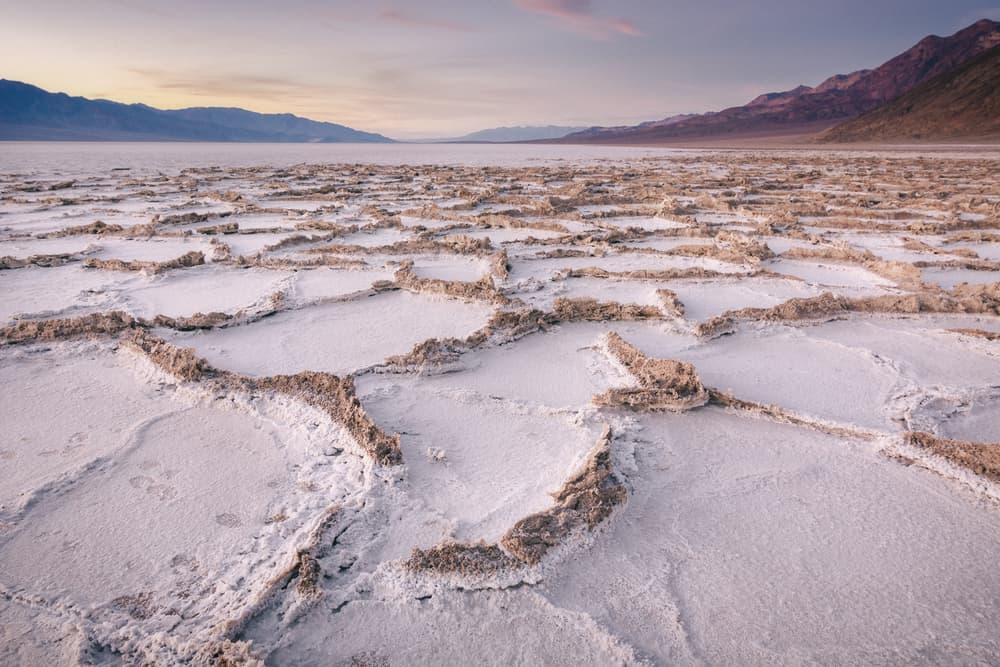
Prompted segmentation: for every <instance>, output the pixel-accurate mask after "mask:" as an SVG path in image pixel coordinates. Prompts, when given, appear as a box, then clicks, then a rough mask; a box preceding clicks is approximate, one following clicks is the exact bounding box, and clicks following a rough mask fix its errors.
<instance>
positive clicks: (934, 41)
mask: <svg viewBox="0 0 1000 667" xmlns="http://www.w3.org/2000/svg"><path fill="white" fill-rule="evenodd" d="M998 44H1000V23H998V22H996V21H990V20H988V19H983V20H981V21H977V22H976V23H974V24H972V25H970V26H969V27H967V28H965V29H963V30H960V31H958V32H957V33H955V34H954V35H951V36H950V37H938V36H934V35H931V36H929V37H925V38H924V39H922V40H920V42H918V43H917V44H916V45H914V46H913V47H912V48H910V49H908V50H907V51H905V52H903V53H901V54H900V55H898V56H896V57H895V58H893V59H891V60H889V61H888V62H885V63H883V64H882V65H880V66H879V67H877V68H875V69H872V70H859V71H856V72H851V73H849V74H836V75H834V76H832V77H830V78H828V79H827V80H826V81H824V82H822V83H821V84H820V85H818V86H816V87H814V88H811V87H809V86H798V87H796V88H793V89H791V90H786V91H783V92H775V93H766V94H763V95H760V96H758V97H756V98H754V99H753V100H751V101H750V102H748V103H747V104H744V105H742V106H738V107H731V108H728V109H724V110H722V111H718V112H710V113H705V114H696V115H686V116H674V117H670V118H665V119H663V120H660V121H651V122H647V123H642V124H640V125H635V126H631V127H612V128H608V127H593V128H589V129H587V130H584V131H582V132H577V133H574V134H570V135H567V136H566V137H563V138H562V139H559V140H558V141H559V142H560V143H562V142H564V143H609V144H633V143H634V144H655V143H671V142H685V141H698V140H706V139H707V140H726V139H734V138H743V137H747V138H749V137H764V136H781V135H802V134H811V133H815V132H821V131H823V130H827V129H829V128H831V127H834V126H836V125H839V124H841V123H844V122H846V121H850V120H853V119H855V118H857V117H859V116H861V115H862V114H864V113H866V112H869V111H872V110H873V109H876V108H878V107H881V106H882V105H884V104H885V103H887V102H890V101H892V100H894V99H896V98H899V97H900V96H901V95H903V94H905V93H907V92H909V91H910V90H912V89H914V88H915V87H917V86H918V85H920V84H922V83H924V82H926V81H929V80H931V79H934V78H935V77H942V76H947V75H948V74H949V73H953V72H954V71H955V70H956V69H957V68H959V67H960V66H961V65H963V64H964V63H967V62H969V61H970V60H972V59H975V58H976V57H977V56H980V55H982V54H983V53H985V52H987V51H989V50H991V49H992V48H993V47H995V46H997V45H998ZM987 75H988V72H986V71H984V72H983V73H982V74H981V76H987ZM992 85H993V86H994V90H995V89H996V87H1000V80H997V79H996V78H995V76H994V78H993V79H992ZM967 111H968V110H967ZM929 120H930V118H929V117H928V121H929ZM925 135H926V136H927V138H934V136H935V135H936V133H935V132H934V130H933V128H932V127H928V128H926V131H925ZM842 136H844V137H845V139H846V137H847V136H848V135H846V134H845V135H842ZM949 136H956V135H949ZM869 138H871V139H877V136H875V135H869Z"/></svg>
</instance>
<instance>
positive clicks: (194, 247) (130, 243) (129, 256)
mask: <svg viewBox="0 0 1000 667" xmlns="http://www.w3.org/2000/svg"><path fill="white" fill-rule="evenodd" d="M96 245H98V246H99V248H100V249H99V250H96V251H95V252H93V253H90V254H89V255H88V257H93V258H95V259H120V260H123V261H140V262H166V261H169V260H172V259H176V258H178V257H180V256H181V255H184V254H186V253H189V252H202V253H204V254H205V258H206V260H207V259H208V258H210V257H211V256H212V246H211V245H210V244H209V242H208V239H207V238H197V239H196V238H191V239H187V238H184V239H156V238H152V239H142V240H138V239H115V238H102V239H101V240H100V241H99V242H98V243H97V244H96Z"/></svg>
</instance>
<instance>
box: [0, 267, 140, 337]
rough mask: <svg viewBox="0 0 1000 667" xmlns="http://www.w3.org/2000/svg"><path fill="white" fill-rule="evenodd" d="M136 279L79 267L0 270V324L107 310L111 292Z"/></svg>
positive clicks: (112, 296)
mask: <svg viewBox="0 0 1000 667" xmlns="http://www.w3.org/2000/svg"><path fill="white" fill-rule="evenodd" d="M139 280H141V277H139V276H137V275H136V274H130V273H120V272H112V271H96V270H93V269H85V268H83V266H82V265H80V264H68V265H65V266H56V267H49V268H42V267H37V266H29V267H25V268H21V269H12V270H9V271H0V323H2V324H6V323H10V322H12V321H13V320H14V319H15V318H16V317H28V316H30V317H52V316H56V315H61V314H63V313H65V312H67V311H70V310H72V311H73V314H75V315H82V314H87V313H92V312H98V311H103V310H110V309H111V304H112V303H113V302H114V296H115V293H116V292H117V291H118V290H120V289H125V287H126V286H127V285H130V284H134V283H136V282H137V281H139Z"/></svg>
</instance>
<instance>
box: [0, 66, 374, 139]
mask: <svg viewBox="0 0 1000 667" xmlns="http://www.w3.org/2000/svg"><path fill="white" fill-rule="evenodd" d="M0 140H8V141H10V140H22V141H258V142H264V141H273V142H391V141H392V139H389V138H388V137H384V136H382V135H380V134H372V133H370V132H360V131H358V130H354V129H351V128H349V127H345V126H344V125H337V124H336V123H321V122H317V121H313V120H309V119H307V118H300V117H298V116H293V115H291V114H261V113H255V112H253V111H246V110H244V109H226V108H213V107H207V108H192V109H179V110H173V111H165V110H162V109H154V108H153V107H149V106H146V105H144V104H121V103H118V102H110V101H108V100H89V99H87V98H85V97H70V96H69V95H66V94H65V93H50V92H48V91H45V90H42V89H41V88H38V87H37V86H32V85H30V84H27V83H21V82H19V81H8V80H6V79H0Z"/></svg>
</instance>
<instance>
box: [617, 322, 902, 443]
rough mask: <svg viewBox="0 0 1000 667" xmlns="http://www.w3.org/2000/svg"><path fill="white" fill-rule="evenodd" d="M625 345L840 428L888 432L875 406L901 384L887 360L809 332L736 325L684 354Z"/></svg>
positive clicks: (654, 345)
mask: <svg viewBox="0 0 1000 667" xmlns="http://www.w3.org/2000/svg"><path fill="white" fill-rule="evenodd" d="M626 340H628V341H629V342H631V343H632V344H634V345H635V346H636V347H638V348H639V349H640V350H641V351H642V352H643V353H644V354H646V355H647V356H650V357H657V358H662V359H679V360H681V361H687V362H690V363H692V364H694V366H695V369H696V370H697V372H698V375H699V376H700V377H701V380H702V382H703V383H704V384H705V386H706V387H712V388H713V389H717V390H720V391H724V392H725V391H729V390H732V392H733V393H734V394H735V395H736V396H737V397H738V398H740V399H743V400H749V401H754V402H757V403H767V404H775V405H780V406H781V407H783V408H785V409H787V410H791V411H792V412H794V413H796V414H799V415H803V416H809V417H812V418H814V419H819V420H822V421H826V422H833V423H836V424H839V425H844V426H848V427H860V428H864V429H876V430H889V429H892V428H893V422H892V420H891V418H890V416H889V415H886V414H885V411H884V409H883V406H884V405H885V404H886V403H887V402H888V401H889V400H890V398H891V397H892V396H894V395H895V394H896V393H897V392H898V391H900V390H901V389H903V388H904V387H906V386H907V385H908V382H907V380H906V378H904V377H902V376H901V373H900V371H899V369H898V368H896V367H895V366H894V365H893V364H892V362H891V360H887V359H885V358H883V357H880V356H879V355H876V354H873V353H872V352H869V351H868V350H866V349H864V348H860V347H850V346H848V345H844V344H840V343H838V342H832V341H828V340H824V339H822V338H819V337H816V336H814V335H813V333H812V328H797V327H790V326H785V325H781V324H776V325H772V326H763V327H743V328H741V329H740V330H739V331H738V332H737V333H735V334H733V335H730V336H725V337H722V338H717V339H714V340H711V341H707V342H705V343H703V344H701V345H697V346H692V347H689V348H686V349H677V347H676V345H670V346H668V347H667V349H663V343H662V342H660V341H651V340H649V338H645V339H644V338H643V337H639V338H635V339H633V338H628V337H626Z"/></svg>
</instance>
